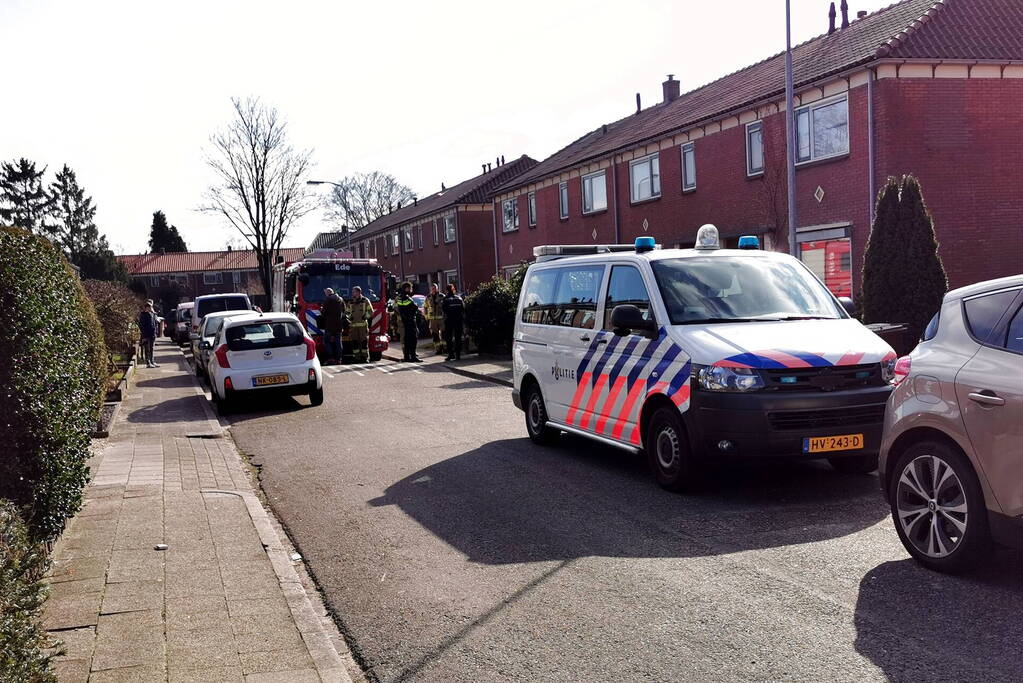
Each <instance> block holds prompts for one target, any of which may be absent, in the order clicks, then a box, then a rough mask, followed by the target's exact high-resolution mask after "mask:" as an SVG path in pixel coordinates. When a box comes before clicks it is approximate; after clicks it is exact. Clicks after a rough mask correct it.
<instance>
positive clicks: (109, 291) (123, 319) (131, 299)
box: [82, 280, 142, 355]
mask: <svg viewBox="0 0 1023 683" xmlns="http://www.w3.org/2000/svg"><path fill="white" fill-rule="evenodd" d="M82 287H84V288H85V293H86V294H87V295H88V296H89V301H91V302H92V307H93V308H94V309H95V311H96V317H97V318H98V319H99V324H100V327H102V328H103V340H104V342H105V343H106V347H107V353H108V354H111V355H112V354H117V353H126V352H127V351H129V350H130V349H131V348H132V346H134V344H135V340H136V339H137V338H138V326H137V325H136V324H135V321H136V319H137V318H138V314H139V311H140V310H141V308H142V298H141V297H139V296H137V295H136V294H135V293H134V292H132V291H131V290H130V289H128V287H127V286H125V285H123V284H120V283H118V282H109V281H106V280H84V281H83V282H82Z"/></svg>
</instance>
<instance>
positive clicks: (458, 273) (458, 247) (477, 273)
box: [351, 156, 536, 293]
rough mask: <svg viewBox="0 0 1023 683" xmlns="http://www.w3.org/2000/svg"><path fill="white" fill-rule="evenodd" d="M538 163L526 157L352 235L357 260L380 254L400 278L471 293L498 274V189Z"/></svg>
mask: <svg viewBox="0 0 1023 683" xmlns="http://www.w3.org/2000/svg"><path fill="white" fill-rule="evenodd" d="M535 165H536V161H535V160H533V159H530V158H529V157H528V156H521V157H519V158H518V159H515V160H514V161H509V162H507V163H503V162H500V161H499V162H498V165H497V166H496V167H494V166H490V165H488V166H487V169H486V170H485V171H484V172H483V173H481V174H480V175H478V176H476V177H474V178H470V179H469V180H466V181H463V182H461V183H459V184H458V185H455V186H454V187H444V186H443V185H442V186H441V191H440V192H436V193H434V194H431V195H430V196H428V197H424V198H417V199H416V200H415V201H413V202H412V203H411V204H407V205H405V206H402V207H398V208H396V209H395V210H394V211H391V212H390V213H388V214H386V215H384V216H381V217H380V218H378V219H376V220H375V221H373V222H372V223H370V224H369V225H367V226H365V227H363V228H361V229H359V230H358V231H356V232H355V233H353V234H352V239H351V249H352V252H353V253H354V255H355V257H357V258H375V259H377V260H378V261H379V262H380V264H381V265H383V267H384V268H386V269H387V270H389V271H391V272H392V273H394V274H395V275H396V276H398V278H399V279H400V280H399V281H402V280H411V281H412V282H413V283H415V284H416V291H418V292H421V293H425V292H426V291H427V288H428V283H430V282H436V283H438V284H440V285H441V286H442V287H443V286H444V285H446V284H447V283H449V282H454V283H456V285H457V286H458V287H459V289H460V290H465V291H468V290H470V289H472V288H473V287H475V286H476V285H478V284H479V283H481V282H483V281H485V280H487V279H489V278H490V277H491V276H492V275H493V274H494V267H493V264H494V258H495V256H494V212H493V207H494V205H493V203H492V201H491V195H492V193H493V190H494V188H496V187H498V186H499V185H503V184H504V183H506V182H508V180H510V179H511V178H513V177H515V176H517V175H519V174H521V173H523V172H525V171H528V170H529V169H531V168H533V167H534V166H535Z"/></svg>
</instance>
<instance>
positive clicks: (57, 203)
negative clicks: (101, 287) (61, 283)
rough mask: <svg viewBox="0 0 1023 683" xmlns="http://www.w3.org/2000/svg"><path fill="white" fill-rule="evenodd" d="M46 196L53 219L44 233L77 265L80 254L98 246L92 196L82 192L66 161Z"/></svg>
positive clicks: (94, 206)
mask: <svg viewBox="0 0 1023 683" xmlns="http://www.w3.org/2000/svg"><path fill="white" fill-rule="evenodd" d="M49 195H50V201H51V205H52V216H53V219H54V220H53V222H52V224H51V225H49V226H47V228H46V230H45V233H44V234H45V235H46V237H49V238H50V241H51V242H53V243H54V244H55V245H57V247H59V248H60V249H62V250H63V251H64V253H65V254H66V255H67V257H68V260H69V261H71V262H72V263H74V264H75V265H78V260H79V258H80V257H81V256H82V255H83V254H86V253H90V252H94V251H96V250H97V249H98V248H99V239H100V236H99V230H98V229H97V228H96V223H95V222H94V221H95V218H96V205H95V204H93V203H92V197H87V196H86V195H85V190H84V189H83V188H82V186H81V185H79V184H78V178H77V177H76V176H75V172H74V171H73V170H71V169H70V168H68V166H67V164H64V168H63V169H61V171H60V172H59V173H58V174H57V177H56V180H54V181H53V182H52V183H50V189H49ZM104 242H105V240H104Z"/></svg>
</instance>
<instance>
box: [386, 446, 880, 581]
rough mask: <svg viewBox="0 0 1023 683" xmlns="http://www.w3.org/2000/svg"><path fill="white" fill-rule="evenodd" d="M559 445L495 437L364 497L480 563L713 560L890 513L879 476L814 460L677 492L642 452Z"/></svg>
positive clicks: (820, 536) (718, 475) (710, 479)
mask: <svg viewBox="0 0 1023 683" xmlns="http://www.w3.org/2000/svg"><path fill="white" fill-rule="evenodd" d="M564 442H565V445H564V447H559V448H539V447H537V446H534V445H533V444H532V443H530V442H529V441H528V440H527V439H508V440H503V441H495V442H491V443H488V444H485V445H483V446H481V447H479V448H476V449H473V450H471V451H468V452H466V453H463V454H461V455H457V456H455V457H452V458H449V459H447V460H444V461H442V462H439V463H436V464H434V465H431V466H429V467H427V468H424V469H422V470H419V471H418V472H415V473H414V474H411V475H409V476H408V477H405V478H404V479H402V480H401V481H398V482H397V483H395V484H393V485H391V486H389V487H388V488H387V489H386V491H385V493H384V495H383V496H381V497H379V498H377V499H375V500H372V501H370V503H371V505H374V506H383V505H397V506H399V507H400V508H401V509H402V510H403V511H404V512H405V513H407V514H408V515H409V516H411V517H412V518H413V519H415V520H416V521H417V522H418V523H419V524H421V525H423V526H424V527H425V528H427V529H428V530H430V531H431V532H432V533H434V534H435V535H436V536H438V537H439V538H441V539H443V540H444V541H446V542H447V543H448V544H450V545H451V546H453V547H455V548H456V549H458V550H459V551H460V552H462V553H464V554H465V555H467V556H468V558H469V559H470V561H473V562H479V563H484V564H506V563H519V562H540V561H551V560H567V559H573V558H577V557H586V556H605V557H688V556H702V555H717V554H722V553H729V552H738V551H742V550H750V549H757V548H767V547H776V546H780V545H791V544H796V543H808V542H813V541H819V540H825V539H828V538H834V537H838V536H844V535H847V534H852V533H855V532H857V531H859V530H861V529H863V528H866V527H868V526H871V525H873V524H875V523H877V522H878V521H879V520H880V519H882V518H884V517H885V516H886V515H887V512H888V511H887V508H886V507H885V505H884V502H883V501H882V500H881V496H880V495H879V494H878V493H877V480H876V478H875V477H870V476H849V475H841V474H838V473H836V472H833V471H830V469H828V468H827V467H825V466H821V465H820V464H817V463H797V464H793V463H788V464H777V463H775V464H772V465H766V464H760V465H756V464H754V465H744V466H731V467H729V468H727V469H726V468H720V469H718V470H716V471H711V472H709V473H708V474H707V475H705V477H704V479H703V481H701V482H700V483H699V485H698V487H697V488H696V489H695V490H693V491H692V492H690V493H688V494H685V495H677V494H672V493H669V492H667V491H663V490H661V489H660V488H658V487H657V485H656V484H655V483H654V482H653V480H652V478H651V477H650V476H649V475H648V473H647V470H646V466H645V464H644V463H643V462H642V461H640V460H639V459H638V458H635V457H630V456H628V455H625V454H624V453H622V452H621V451H618V450H616V449H612V448H609V447H604V446H601V445H594V444H592V443H590V442H589V441H586V440H582V439H578V438H566V439H564Z"/></svg>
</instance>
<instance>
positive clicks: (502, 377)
mask: <svg viewBox="0 0 1023 683" xmlns="http://www.w3.org/2000/svg"><path fill="white" fill-rule="evenodd" d="M417 353H418V354H419V357H420V358H422V359H423V364H424V365H435V364H440V365H443V366H445V367H446V368H447V369H448V370H450V371H451V372H454V373H456V374H459V375H465V376H466V377H472V378H474V379H482V380H486V381H488V382H494V383H495V384H503V385H505V386H509V387H510V386H512V362H511V360H510V359H508V360H505V359H502V358H486V357H483V358H481V357H479V356H478V355H476V354H466V355H464V356H463V357H462V360H456V361H450V362H449V361H445V360H444V354H439V353H434V351H433V341H432V340H430V339H420V340H419V344H418V346H417ZM384 358H387V359H388V360H395V361H400V360H401V342H392V343H391V348H389V349H388V350H387V351H384Z"/></svg>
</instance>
